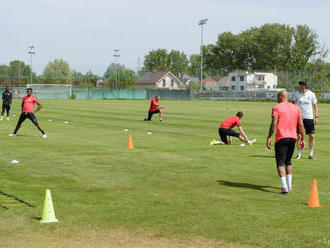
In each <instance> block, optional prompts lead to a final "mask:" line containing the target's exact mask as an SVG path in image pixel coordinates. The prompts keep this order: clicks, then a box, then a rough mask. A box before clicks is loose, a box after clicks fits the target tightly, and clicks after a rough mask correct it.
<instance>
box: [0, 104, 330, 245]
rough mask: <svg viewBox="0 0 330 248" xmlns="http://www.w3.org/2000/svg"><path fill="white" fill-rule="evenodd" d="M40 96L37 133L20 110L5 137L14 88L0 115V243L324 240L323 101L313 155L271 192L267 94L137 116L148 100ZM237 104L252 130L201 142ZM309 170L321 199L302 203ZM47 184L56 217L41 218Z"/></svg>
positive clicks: (327, 199)
mask: <svg viewBox="0 0 330 248" xmlns="http://www.w3.org/2000/svg"><path fill="white" fill-rule="evenodd" d="M41 102H42V103H43V105H44V108H43V109H42V110H41V111H40V112H39V113H37V114H36V116H37V119H38V121H39V123H40V124H41V126H42V127H43V128H44V129H45V131H46V133H47V135H48V138H47V139H43V138H42V137H41V134H40V133H39V131H38V130H37V129H36V128H35V127H34V126H33V124H32V123H31V122H30V121H29V120H26V122H25V123H23V125H22V128H21V129H20V130H19V132H18V135H17V136H16V137H8V134H9V133H11V132H12V131H13V130H14V127H15V125H16V123H17V120H18V116H19V114H20V113H19V109H20V102H19V101H18V100H16V101H14V103H13V106H12V115H16V116H15V117H11V119H10V121H7V120H3V121H1V122H0V137H1V138H0V153H1V154H0V190H1V194H0V223H1V225H0V247H4V248H5V247H258V246H260V247H330V218H329V213H330V193H329V192H330V184H329V182H330V176H329V175H330V165H329V149H330V146H329V140H330V133H329V132H328V129H329V128H328V127H329V124H330V111H329V109H330V105H328V104H320V105H319V109H320V111H319V112H320V123H319V125H318V126H316V148H315V155H316V157H317V159H318V160H317V161H311V160H308V159H307V156H308V151H307V150H305V151H304V153H303V159H302V160H299V161H294V162H293V165H294V175H293V192H291V193H289V194H288V195H280V194H278V193H279V192H280V182H279V178H278V176H277V173H276V166H275V159H274V151H273V150H272V151H269V150H268V149H267V148H266V146H265V142H266V136H267V134H268V128H269V123H270V115H271V108H272V106H273V105H274V104H275V103H256V102H230V101H163V100H161V103H162V104H164V105H165V107H166V109H165V113H164V117H163V119H164V121H163V122H162V123H160V122H159V121H158V117H157V116H154V118H153V121H151V122H145V121H143V118H144V117H145V116H146V115H147V111H148V106H149V102H148V101H142V100H140V101H138V100H111V101H110V100H100V101H92V100H91V101H83V100H81V101H80V100H72V101H65V100H63V101H60V100H47V101H46V100H44V101H43V100H41ZM237 111H243V113H244V117H243V119H242V125H243V128H244V130H245V131H246V133H247V135H248V136H249V138H256V139H257V142H256V143H255V144H254V145H252V146H245V147H241V146H239V145H240V142H239V141H238V140H237V139H234V142H233V144H232V145H228V146H209V142H210V141H211V140H212V139H219V137H218V126H219V124H220V123H221V121H222V120H223V119H224V118H226V117H228V116H230V115H235V114H236V112H237ZM49 120H51V121H49ZM65 121H67V122H68V123H65ZM125 129H128V130H129V131H128V132H125V131H124V130H125ZM148 132H151V133H152V134H148ZM129 134H131V135H132V138H133V143H134V149H133V150H128V149H127V148H126V146H127V141H128V135H129ZM307 144H308V142H307ZM12 160H18V161H19V163H18V164H12V163H10V162H11V161H12ZM314 178H316V179H317V183H318V190H319V197H320V202H321V205H323V207H321V208H309V207H308V206H307V205H306V204H307V203H308V199H309V194H310V189H311V186H312V180H313V179H314ZM46 189H50V190H51V193H52V197H53V204H54V207H55V212H56V217H57V219H58V220H59V222H58V223H52V224H40V223H39V219H40V217H41V215H42V208H43V200H44V195H45V190H46ZM229 244H231V245H232V246H229ZM185 245H186V246H185ZM245 245H246V246H245Z"/></svg>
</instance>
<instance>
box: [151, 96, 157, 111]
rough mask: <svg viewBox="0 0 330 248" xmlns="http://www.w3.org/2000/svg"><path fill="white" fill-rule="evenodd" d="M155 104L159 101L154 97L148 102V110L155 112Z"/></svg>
mask: <svg viewBox="0 0 330 248" xmlns="http://www.w3.org/2000/svg"><path fill="white" fill-rule="evenodd" d="M156 104H159V101H158V100H157V99H156V98H154V99H152V100H151V102H150V108H149V111H150V112H155V111H156V110H157V105H156Z"/></svg>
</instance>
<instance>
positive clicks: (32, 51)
mask: <svg viewBox="0 0 330 248" xmlns="http://www.w3.org/2000/svg"><path fill="white" fill-rule="evenodd" d="M29 49H30V51H29V54H30V67H31V73H30V84H32V55H33V54H35V53H36V52H35V51H34V50H33V49H34V46H33V45H32V46H29Z"/></svg>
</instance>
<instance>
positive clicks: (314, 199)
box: [308, 179, 321, 208]
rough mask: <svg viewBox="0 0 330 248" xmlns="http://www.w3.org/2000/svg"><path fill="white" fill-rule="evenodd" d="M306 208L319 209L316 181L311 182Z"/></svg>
mask: <svg viewBox="0 0 330 248" xmlns="http://www.w3.org/2000/svg"><path fill="white" fill-rule="evenodd" d="M308 206H309V207H312V208H315V207H321V205H320V202H319V193H318V191H317V185H316V179H314V180H313V186H312V190H311V195H310V197H309V202H308Z"/></svg>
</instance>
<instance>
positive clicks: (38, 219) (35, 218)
mask: <svg viewBox="0 0 330 248" xmlns="http://www.w3.org/2000/svg"><path fill="white" fill-rule="evenodd" d="M31 218H32V219H34V220H37V221H40V220H41V217H31Z"/></svg>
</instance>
